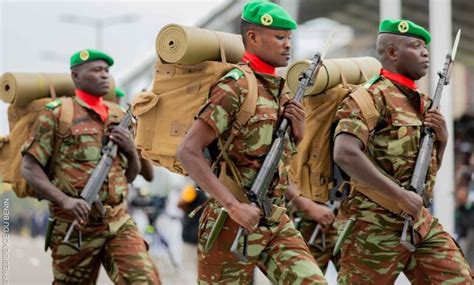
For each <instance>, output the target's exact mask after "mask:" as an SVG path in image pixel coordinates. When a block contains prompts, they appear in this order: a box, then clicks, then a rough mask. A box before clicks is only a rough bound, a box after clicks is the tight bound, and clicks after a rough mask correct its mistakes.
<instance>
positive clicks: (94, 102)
mask: <svg viewBox="0 0 474 285" xmlns="http://www.w3.org/2000/svg"><path fill="white" fill-rule="evenodd" d="M76 96H77V97H79V98H81V100H82V101H84V102H85V103H86V104H87V105H88V106H89V107H90V108H91V109H92V110H94V112H96V113H97V114H98V115H99V116H100V118H101V119H102V121H103V122H105V120H107V117H108V116H109V107H107V105H105V104H104V99H103V98H102V97H100V96H94V95H91V94H89V93H87V92H85V91H83V90H80V89H76Z"/></svg>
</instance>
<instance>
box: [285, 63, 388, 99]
mask: <svg viewBox="0 0 474 285" xmlns="http://www.w3.org/2000/svg"><path fill="white" fill-rule="evenodd" d="M309 64H310V61H309V60H302V61H297V62H295V63H293V64H291V65H290V66H289V67H288V69H287V73H286V78H287V82H288V87H289V88H290V90H291V91H292V92H293V93H294V92H296V90H297V89H298V85H299V82H300V77H301V74H302V73H303V72H304V71H305V70H306V69H307V68H308V67H309ZM381 68H382V65H381V64H380V62H379V61H378V60H377V59H375V58H373V57H353V58H335V59H325V60H324V61H323V65H322V66H321V69H320V70H319V73H318V75H317V77H316V81H315V83H314V85H313V86H311V87H309V88H308V89H306V92H305V94H304V95H305V96H307V95H315V94H320V93H322V92H324V91H325V90H328V89H331V88H333V87H335V86H336V85H338V84H339V83H344V79H345V80H346V83H348V84H360V83H363V82H365V81H367V80H368V79H370V78H371V77H372V76H374V75H377V74H379V73H380V69H381Z"/></svg>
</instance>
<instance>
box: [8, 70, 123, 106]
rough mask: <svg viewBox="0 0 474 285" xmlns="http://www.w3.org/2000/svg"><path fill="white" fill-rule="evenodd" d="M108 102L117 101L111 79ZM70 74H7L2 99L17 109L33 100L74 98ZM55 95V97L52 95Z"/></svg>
mask: <svg viewBox="0 0 474 285" xmlns="http://www.w3.org/2000/svg"><path fill="white" fill-rule="evenodd" d="M110 81H111V84H110V89H109V94H108V95H107V96H106V97H105V99H106V100H108V101H114V100H115V82H114V80H113V78H112V77H111V80H110ZM74 89H75V88H74V83H73V81H72V79H71V74H70V73H23V72H7V73H4V74H3V75H2V77H1V90H0V99H2V101H3V102H5V103H7V104H12V105H14V106H17V107H21V106H25V105H27V104H28V103H30V102H31V101H33V100H36V99H40V98H47V97H56V96H74ZM51 93H53V95H51Z"/></svg>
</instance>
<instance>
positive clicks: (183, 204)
mask: <svg viewBox="0 0 474 285" xmlns="http://www.w3.org/2000/svg"><path fill="white" fill-rule="evenodd" d="M206 201H207V195H206V193H204V191H201V190H200V189H196V187H194V186H193V185H187V186H185V187H184V188H183V191H181V197H180V200H179V202H178V207H179V208H180V209H182V210H183V211H184V213H185V215H184V216H183V218H182V219H181V223H182V225H183V231H182V233H181V237H182V239H183V241H184V242H187V243H192V244H197V241H198V228H199V218H200V217H201V214H202V211H203V209H204V208H203V207H201V208H200V209H196V208H197V207H200V206H201V205H203V204H204V203H205V202H206ZM195 209H196V210H197V212H196V213H193V214H194V215H193V216H192V217H189V214H190V213H191V212H193V211H194V210H195Z"/></svg>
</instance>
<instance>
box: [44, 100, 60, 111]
mask: <svg viewBox="0 0 474 285" xmlns="http://www.w3.org/2000/svg"><path fill="white" fill-rule="evenodd" d="M61 104H62V103H61V100H59V99H56V100H53V101H51V102H49V103H48V104H46V106H45V108H46V109H48V110H54V109H56V108H57V107H59V106H61Z"/></svg>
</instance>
